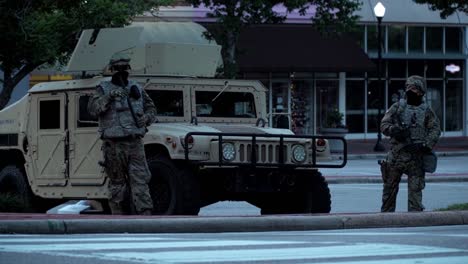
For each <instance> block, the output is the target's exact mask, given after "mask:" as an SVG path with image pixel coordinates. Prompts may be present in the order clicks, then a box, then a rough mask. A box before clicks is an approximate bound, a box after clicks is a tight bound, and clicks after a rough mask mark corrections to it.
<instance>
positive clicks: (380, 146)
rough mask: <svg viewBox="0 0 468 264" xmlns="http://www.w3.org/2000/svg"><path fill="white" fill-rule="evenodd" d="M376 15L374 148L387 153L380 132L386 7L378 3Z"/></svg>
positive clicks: (375, 8)
mask: <svg viewBox="0 0 468 264" xmlns="http://www.w3.org/2000/svg"><path fill="white" fill-rule="evenodd" d="M374 14H375V16H376V17H377V43H378V58H377V61H378V71H379V72H378V83H377V84H378V86H377V87H378V88H377V89H378V90H379V91H378V95H377V96H378V102H379V103H378V112H377V142H376V143H375V146H374V151H385V147H384V145H383V144H382V132H381V131H380V122H381V120H382V113H381V108H382V104H383V102H384V99H383V98H382V94H383V93H382V90H383V89H384V86H383V85H382V84H383V83H382V18H383V16H384V15H385V7H384V6H383V4H382V3H380V2H378V3H377V5H375V7H374Z"/></svg>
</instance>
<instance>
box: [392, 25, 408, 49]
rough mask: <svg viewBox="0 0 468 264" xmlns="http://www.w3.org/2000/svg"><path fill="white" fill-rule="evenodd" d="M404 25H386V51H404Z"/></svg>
mask: <svg viewBox="0 0 468 264" xmlns="http://www.w3.org/2000/svg"><path fill="white" fill-rule="evenodd" d="M405 37H406V27H405V26H389V27H388V51H389V52H401V53H403V52H405V51H406V48H405Z"/></svg>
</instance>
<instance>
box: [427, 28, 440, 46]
mask: <svg viewBox="0 0 468 264" xmlns="http://www.w3.org/2000/svg"><path fill="white" fill-rule="evenodd" d="M426 51H427V52H442V28H441V27H427V28H426Z"/></svg>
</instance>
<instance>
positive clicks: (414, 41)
mask: <svg viewBox="0 0 468 264" xmlns="http://www.w3.org/2000/svg"><path fill="white" fill-rule="evenodd" d="M423 45H424V28H423V27H408V49H409V52H410V53H411V52H415V53H417V52H420V53H422V52H423V51H424V49H423Z"/></svg>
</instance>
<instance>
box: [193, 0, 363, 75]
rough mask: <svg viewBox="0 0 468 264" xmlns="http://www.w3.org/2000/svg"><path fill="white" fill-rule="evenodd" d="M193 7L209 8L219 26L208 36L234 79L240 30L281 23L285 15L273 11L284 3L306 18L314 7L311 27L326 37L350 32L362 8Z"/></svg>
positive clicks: (350, 1) (257, 3) (299, 1)
mask: <svg viewBox="0 0 468 264" xmlns="http://www.w3.org/2000/svg"><path fill="white" fill-rule="evenodd" d="M187 2H189V3H191V4H192V5H193V6H195V7H198V6H200V5H201V4H204V5H205V6H207V7H209V8H210V12H209V13H208V14H207V16H208V17H211V18H214V19H216V21H217V23H218V26H217V27H215V28H213V29H212V30H211V32H210V33H209V34H208V35H207V37H208V38H214V39H216V41H217V42H218V43H219V44H221V45H222V46H223V49H222V56H223V61H224V69H223V70H224V77H228V78H234V77H235V76H236V73H237V63H236V44H237V41H238V38H239V34H240V32H241V30H242V29H243V28H245V27H247V26H249V25H252V24H263V23H281V22H283V21H284V20H285V19H286V16H284V15H281V14H279V13H277V12H275V10H274V9H273V7H274V6H275V5H278V4H283V5H284V6H285V7H286V9H287V11H288V12H290V11H292V10H294V9H298V10H299V13H300V14H301V15H306V10H307V8H308V7H309V5H313V6H315V8H316V12H315V15H314V16H312V17H311V19H312V22H313V26H314V27H315V28H316V29H318V30H319V31H320V32H321V33H323V34H324V35H327V36H332V35H336V34H339V33H340V32H347V31H350V29H352V28H353V27H354V26H355V25H356V21H357V19H358V16H356V15H354V12H355V11H357V10H358V9H359V7H360V5H361V2H360V1H359V0H333V1H329V0H309V1H307V0H289V1H277V0H226V1H222V0H190V1H187Z"/></svg>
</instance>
